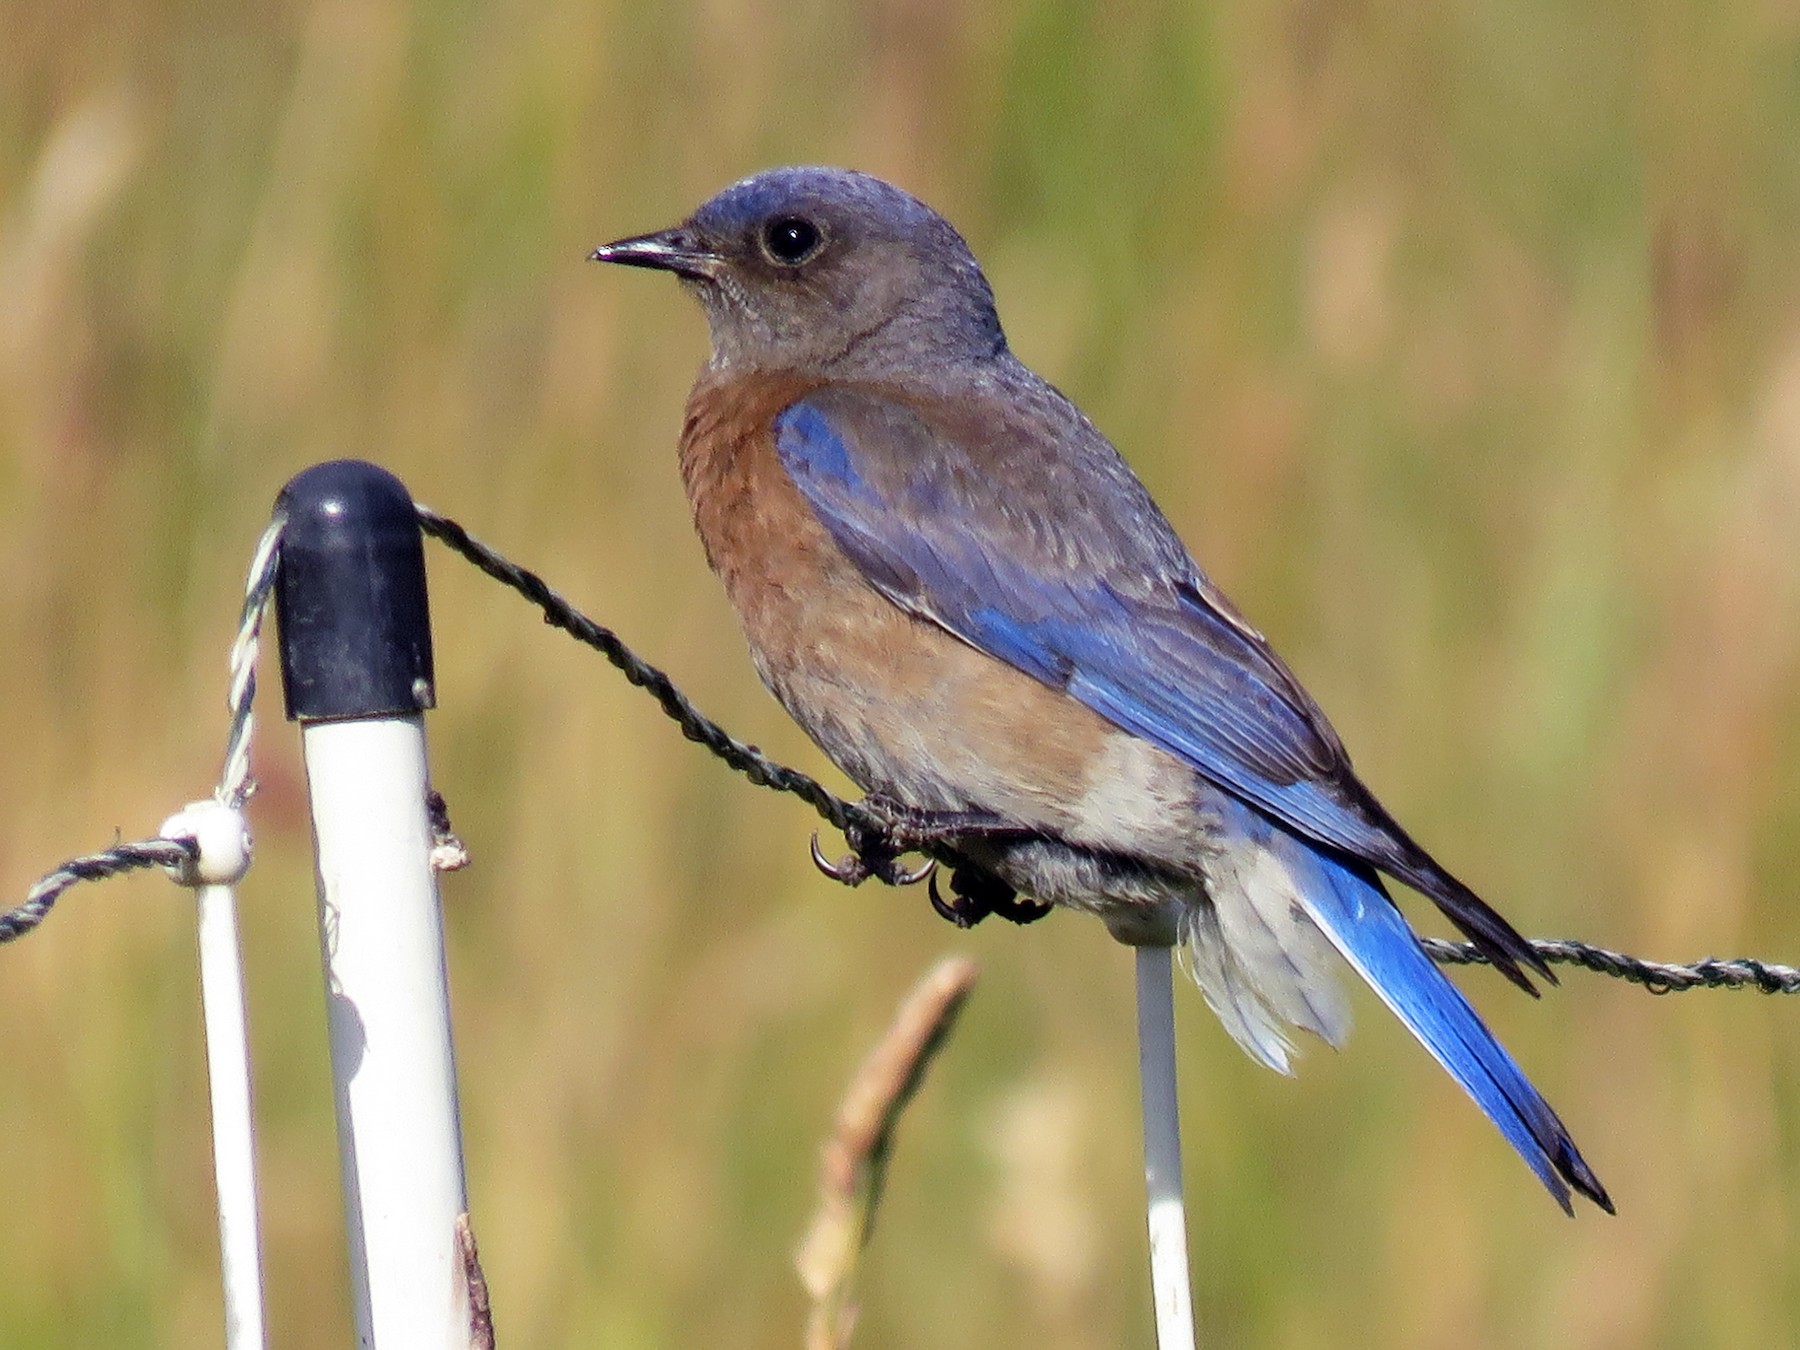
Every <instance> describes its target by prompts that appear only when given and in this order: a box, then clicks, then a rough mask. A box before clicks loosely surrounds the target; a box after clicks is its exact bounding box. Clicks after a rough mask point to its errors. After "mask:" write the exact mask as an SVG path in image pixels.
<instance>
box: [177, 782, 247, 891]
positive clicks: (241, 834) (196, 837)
mask: <svg viewBox="0 0 1800 1350" xmlns="http://www.w3.org/2000/svg"><path fill="white" fill-rule="evenodd" d="M158 833H159V834H160V835H162V837H163V838H164V839H192V840H193V841H194V843H195V845H196V846H197V847H198V848H199V850H200V855H199V857H197V858H194V859H193V860H192V861H190V862H186V863H183V864H182V865H181V866H179V867H170V868H167V869H165V870H166V871H167V872H168V874H169V876H170V877H171V878H173V879H174V880H175V881H177V882H179V883H180V884H181V885H183V886H235V885H236V884H237V883H238V882H240V881H242V880H243V879H244V873H246V872H248V871H249V870H250V852H251V841H250V822H249V821H247V820H245V819H244V813H243V812H242V811H239V810H237V809H236V808H235V807H230V806H226V805H225V804H224V803H223V802H218V801H214V800H212V799H211V798H208V799H207V800H205V801H200V802H189V803H188V804H187V805H186V806H184V807H182V808H181V810H179V811H177V812H176V813H175V814H174V815H172V816H170V817H169V818H168V819H167V820H165V821H164V822H163V823H162V829H161V830H159V831H158Z"/></svg>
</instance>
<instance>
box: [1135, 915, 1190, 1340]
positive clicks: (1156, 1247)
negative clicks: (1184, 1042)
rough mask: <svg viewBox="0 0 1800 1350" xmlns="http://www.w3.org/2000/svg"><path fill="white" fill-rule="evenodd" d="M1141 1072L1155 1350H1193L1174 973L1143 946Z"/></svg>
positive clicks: (1162, 955) (1165, 952)
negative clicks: (1177, 1080)
mask: <svg viewBox="0 0 1800 1350" xmlns="http://www.w3.org/2000/svg"><path fill="white" fill-rule="evenodd" d="M1136 952H1137V1008H1138V1072H1139V1076H1140V1077H1141V1078H1142V1079H1143V1084H1144V1185H1145V1190H1146V1193H1147V1194H1146V1198H1147V1200H1148V1202H1149V1204H1148V1214H1149V1222H1150V1290H1151V1294H1152V1295H1153V1297H1154V1299H1155V1302H1156V1344H1157V1350H1193V1346H1194V1307H1193V1295H1192V1293H1191V1292H1190V1290H1189V1278H1188V1249H1187V1206H1186V1205H1185V1204H1184V1203H1183V1201H1182V1198H1181V1113H1180V1109H1179V1107H1178V1106H1177V1104H1176V1100H1175V1002H1174V992H1173V989H1172V988H1171V985H1172V982H1173V979H1174V973H1173V969H1172V965H1171V962H1170V960H1169V948H1167V947H1138V948H1136Z"/></svg>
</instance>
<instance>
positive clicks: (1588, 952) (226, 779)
mask: <svg viewBox="0 0 1800 1350" xmlns="http://www.w3.org/2000/svg"><path fill="white" fill-rule="evenodd" d="M414 509H415V511H416V512H417V513H418V518H419V526H420V528H421V529H422V530H423V531H424V532H425V533H426V534H428V535H430V536H431V537H432V538H434V539H436V540H438V541H439V542H440V543H442V544H444V545H445V546H446V547H447V548H449V549H450V550H451V551H452V552H453V553H456V554H457V555H458V556H460V557H462V558H463V559H464V560H466V561H467V562H469V563H471V564H472V565H473V566H474V567H475V568H476V569H477V570H479V571H481V572H483V573H485V574H486V575H488V576H490V577H492V578H493V579H494V580H495V581H498V582H499V583H500V584H501V585H503V586H505V587H507V588H508V589H509V590H513V591H516V592H517V593H518V594H519V595H522V596H524V597H525V599H527V600H529V601H530V602H531V603H532V604H534V605H536V606H537V607H538V609H539V611H540V612H541V613H542V615H543V619H544V622H545V623H546V624H548V625H550V626H551V627H552V628H559V629H561V630H562V631H563V632H565V633H567V634H569V636H571V637H573V638H574V639H575V640H576V641H578V642H580V643H582V644H583V645H585V646H588V647H591V648H593V649H594V650H595V651H597V652H599V653H600V654H601V655H602V656H604V657H605V658H606V659H607V660H608V661H609V662H611V663H612V665H613V666H614V667H615V668H616V669H617V670H618V671H619V673H620V674H622V675H623V676H624V677H625V679H626V680H627V681H628V682H630V683H631V684H633V685H635V686H637V687H638V688H640V689H643V690H644V691H645V692H647V693H648V694H650V696H651V697H652V698H654V699H655V700H656V702H657V705H658V706H659V707H660V708H661V709H662V710H663V712H664V714H666V715H667V716H668V717H669V718H670V719H671V720H672V721H674V723H675V724H676V725H677V726H678V727H680V729H681V732H682V734H683V735H684V736H686V737H687V738H688V739H689V740H691V741H694V742H696V743H698V744H700V745H703V746H705V747H706V748H707V749H708V750H709V751H711V752H712V753H713V754H714V755H715V756H716V757H718V758H719V759H720V760H722V761H723V762H724V763H725V764H726V765H727V766H729V767H730V768H731V769H733V770H735V771H736V772H738V773H740V774H742V775H743V776H744V777H745V778H747V779H749V780H750V781H751V782H752V783H755V784H756V785H757V786H759V787H766V788H770V789H773V790H774V791H776V792H785V793H789V794H791V795H793V796H796V797H798V798H800V799H801V800H802V801H804V802H805V803H806V804H807V805H808V806H810V807H812V808H813V810H814V811H816V812H817V813H818V814H819V816H820V817H821V818H822V819H823V820H824V821H825V822H826V823H827V824H829V825H831V826H832V827H833V828H835V829H838V830H842V831H845V832H846V833H860V834H861V835H863V836H865V837H868V838H874V839H882V838H886V839H889V840H890V841H896V842H897V843H898V844H900V845H904V844H905V843H906V842H908V841H907V840H906V838H905V833H904V830H900V831H896V828H895V823H894V822H893V821H892V820H890V819H889V818H888V817H887V816H885V815H883V814H882V813H880V812H878V811H874V810H871V809H870V808H869V807H867V806H864V805H862V804H860V803H857V802H851V801H846V800H845V799H844V798H842V797H839V796H838V795H837V794H836V793H834V792H832V791H831V790H830V789H829V788H827V787H826V786H825V785H824V784H822V783H820V782H819V781H818V780H817V779H815V778H812V777H811V776H809V775H807V774H805V773H802V772H801V771H800V770H798V769H793V768H789V767H788V766H787V765H785V764H782V763H780V762H778V761H776V760H773V759H771V758H769V756H767V755H765V754H764V753H763V752H762V751H761V750H759V749H757V748H756V747H755V746H754V745H750V744H748V743H747V742H744V741H740V740H738V739H737V737H735V736H733V735H731V734H730V733H729V732H728V731H726V730H725V729H724V728H723V727H722V726H720V725H719V724H718V723H717V722H715V721H713V720H712V719H711V718H709V717H707V716H706V715H705V714H704V713H702V712H701V711H700V710H699V709H698V708H696V707H695V706H694V704H693V702H692V701H691V700H690V699H689V698H688V697H687V695H686V694H684V693H682V692H681V690H680V689H679V688H678V687H677V686H676V684H675V682H674V681H673V680H671V679H670V678H669V677H668V675H666V674H664V673H663V672H662V671H661V670H659V669H657V668H656V667H655V666H653V665H651V664H650V663H649V662H647V661H645V660H644V659H643V658H642V657H640V656H638V655H637V653H635V652H634V651H632V650H631V648H630V647H628V646H626V645H625V643H624V641H623V640H621V639H620V637H619V635H618V634H617V633H615V632H613V631H612V630H611V629H610V628H607V627H606V626H605V625H604V624H601V623H597V622H595V621H594V620H593V619H590V618H589V617H588V616H587V615H585V614H583V613H582V612H581V611H580V610H578V609H576V608H575V606H574V605H572V604H570V603H569V602H568V601H567V600H565V599H564V598H563V597H562V596H561V595H559V594H558V593H557V592H556V590H555V589H554V588H552V587H551V586H550V584H549V583H548V582H546V581H545V580H544V579H543V578H542V577H540V576H539V575H538V574H537V573H535V572H533V571H531V570H530V569H529V568H526V567H522V566H520V565H519V564H518V563H515V562H513V561H512V560H511V559H509V558H507V557H505V556H504V555H503V554H500V553H498V552H496V551H495V550H494V549H492V548H489V547H488V546H487V545H486V544H483V543H481V542H480V541H479V540H477V539H476V538H475V537H474V536H473V535H471V534H470V533H469V532H468V531H467V530H466V529H464V528H463V527H462V526H461V525H459V524H458V523H457V522H456V521H454V520H451V519H450V518H449V517H448V516H442V515H439V514H438V513H437V512H436V511H433V510H432V509H431V508H430V507H427V506H424V505H421V504H418V503H415V504H414ZM284 524H285V521H284V519H283V518H282V517H281V516H280V515H277V516H276V517H275V519H273V520H272V521H270V522H269V527H268V528H267V529H266V530H264V531H263V534H262V538H261V539H260V540H258V542H257V546H256V552H255V555H254V557H253V558H252V561H251V564H250V574H249V579H248V581H247V582H246V583H245V587H244V605H243V609H242V611H241V612H240V615H239V622H238V631H237V636H236V638H235V640H234V641H233V642H232V646H231V658H230V667H231V683H230V688H229V692H228V694H227V699H226V703H227V708H228V710H229V712H230V715H231V719H230V727H229V730H228V733H227V736H226V748H225V761H224V766H223V768H222V769H221V771H220V775H219V783H218V786H217V787H216V788H215V789H214V791H213V799H214V800H215V801H217V802H219V803H220V804H222V805H224V806H227V807H230V808H232V809H234V810H235V809H238V808H241V807H242V806H243V805H244V804H245V803H246V802H247V801H248V800H249V799H250V797H251V795H252V794H253V793H254V792H255V790H256V784H255V780H254V779H253V778H252V777H251V775H250V742H251V737H252V733H253V731H254V728H255V717H254V704H255V700H256V668H257V655H258V651H259V648H260V638H261V633H262V626H263V621H264V619H265V618H266V616H267V614H268V609H269V604H270V601H271V598H272V596H273V594H274V589H275V579H276V575H277V571H278V569H279V566H280V559H281V532H282V527H283V525H284ZM439 809H440V811H441V799H440V806H439ZM443 834H444V835H445V837H447V838H453V836H450V835H449V831H448V821H447V820H445V821H444V822H443ZM897 836H898V837H897ZM896 837H897V838H896ZM198 853H199V848H198V845H197V844H196V842H195V841H194V840H193V839H191V838H165V837H161V836H158V837H156V838H152V839H144V840H139V841H137V842H135V843H122V844H115V845H114V846H113V847H112V848H109V849H104V850H102V851H100V852H98V853H89V854H84V855H83V856H81V857H79V858H71V859H69V860H68V861H67V862H64V863H62V864H61V865H60V866H58V867H57V868H55V869H54V870H53V871H51V872H49V873H47V874H46V875H45V876H43V877H42V878H41V879H40V880H39V881H38V882H37V884H36V885H34V886H33V887H32V888H31V890H30V891H29V892H27V894H26V897H25V902H24V903H23V904H21V905H19V906H18V907H17V908H16V909H13V910H10V911H7V912H5V913H0V944H5V943H8V942H11V941H13V940H15V939H17V938H19V937H23V936H24V935H25V934H27V933H29V932H31V931H33V930H34V929H35V928H37V927H38V925H39V924H41V923H42V922H43V921H44V919H45V918H46V917H47V916H48V915H49V913H50V910H51V909H52V907H53V906H54V905H55V904H56V902H57V900H58V899H59V898H60V897H61V896H62V894H63V892H64V891H66V890H68V888H69V887H71V886H73V885H74V884H75V883H76V882H78V881H99V880H102V879H104V878H106V877H111V876H117V875H119V874H120V873H122V872H129V871H135V870H138V869H140V868H146V867H166V868H178V867H181V866H183V865H187V864H192V863H193V862H194V860H195V859H196V858H197V856H198ZM946 860H947V861H948V860H949V859H946ZM1420 941H1421V942H1422V943H1423V945H1424V947H1425V951H1426V953H1427V954H1428V955H1429V956H1430V957H1431V958H1432V959H1433V960H1434V961H1437V962H1439V963H1440V964H1443V965H1485V964H1488V959H1487V957H1485V956H1484V955H1483V954H1482V953H1481V952H1480V951H1479V950H1477V949H1476V947H1475V945H1474V944H1473V943H1470V942H1455V941H1450V940H1447V939H1444V938H1434V937H1428V938H1421V939H1420ZM1531 946H1532V949H1533V950H1534V951H1536V952H1537V954H1538V955H1539V956H1541V957H1542V958H1543V959H1544V960H1545V961H1547V962H1549V963H1551V964H1552V965H1572V966H1579V967H1580V968H1581V969H1583V970H1590V971H1593V972H1595V973H1597V974H1601V975H1608V976H1611V977H1613V978H1614V979H1619V980H1625V981H1628V982H1630V983H1633V984H1638V985H1641V986H1643V987H1644V988H1645V989H1648V990H1649V991H1650V992H1651V993H1655V994H1671V993H1680V992H1683V991H1685V990H1689V989H1756V990H1759V991H1760V992H1762V993H1765V994H1792V993H1800V969H1796V968H1795V967H1793V966H1786V965H1778V964H1775V963H1773V962H1767V961H1759V960H1756V959H1755V958H1752V957H1740V958H1736V959H1731V960H1723V959H1720V958H1717V957H1706V958H1703V959H1702V960H1699V961H1694V962H1690V963H1686V964H1677V963H1671V962H1662V961H1648V960H1645V959H1644V958H1642V957H1637V956H1632V955H1630V954H1628V953H1625V952H1618V951H1613V950H1611V949H1610V948H1606V947H1599V946H1595V945H1594V944H1592V943H1587V942H1578V941H1575V940H1573V939H1569V938H1537V939H1533V940H1531Z"/></svg>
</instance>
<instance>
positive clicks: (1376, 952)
mask: <svg viewBox="0 0 1800 1350" xmlns="http://www.w3.org/2000/svg"><path fill="white" fill-rule="evenodd" d="M1273 833H1274V837H1273V838H1272V839H1271V840H1270V841H1269V843H1270V846H1271V847H1272V848H1274V849H1275V850H1277V851H1278V852H1279V853H1280V855H1281V860H1282V862H1283V863H1284V864H1285V866H1286V868H1287V870H1288V873H1289V875H1290V877H1291V878H1292V880H1293V883H1294V890H1295V893H1296V894H1297V895H1298V897H1299V899H1300V902H1301V904H1302V905H1303V906H1304V907H1305V909H1306V912H1307V914H1308V915H1310V916H1311V918H1312V920H1313V922H1314V923H1316V924H1317V925H1318V926H1319V928H1320V929H1321V930H1322V931H1323V932H1324V934H1325V936H1326V937H1327V938H1328V939H1330V941H1331V944H1332V945H1333V946H1334V947H1336V948H1337V949H1338V951H1339V952H1340V953H1342V954H1343V957H1344V959H1345V960H1346V961H1348V962H1349V963H1350V964H1351V965H1352V966H1353V967H1355V969H1356V973H1357V974H1359V975H1361V976H1362V977H1363V979H1365V980H1367V981H1368V983H1369V986H1370V988H1372V989H1374V991H1375V992H1376V993H1377V994H1379V995H1380V996H1381V1000H1382V1002H1384V1003H1386V1004H1387V1005H1388V1007H1389V1008H1391V1009H1393V1011H1394V1013H1395V1015H1396V1016H1398V1017H1399V1018H1400V1020H1401V1021H1402V1022H1404V1023H1406V1026H1407V1029H1408V1030H1409V1031H1411V1032H1412V1034H1413V1035H1415V1036H1417V1037H1418V1038H1419V1040H1420V1041H1422V1042H1423V1043H1424V1045H1425V1048H1426V1049H1427V1050H1429V1051H1431V1053H1432V1056H1433V1057H1434V1058H1435V1059H1436V1060H1437V1062H1438V1063H1439V1064H1442V1065H1443V1066H1444V1067H1445V1068H1446V1069H1448V1070H1449V1071H1450V1075H1451V1077H1453V1078H1455V1079H1456V1081H1457V1082H1459V1083H1461V1084H1462V1086H1463V1090H1464V1091H1466V1092H1467V1093H1468V1094H1469V1095H1470V1096H1471V1097H1473V1098H1474V1099H1475V1104H1476V1105H1477V1106H1479V1107H1480V1108H1481V1109H1482V1110H1483V1111H1485V1112H1486V1113H1487V1115H1488V1118H1489V1119H1490V1120H1492V1121H1493V1122H1494V1124H1495V1125H1497V1126H1499V1128H1500V1133H1501V1134H1503V1135H1505V1136H1506V1138H1507V1141H1508V1142H1509V1143H1511V1144H1512V1146H1513V1147H1514V1148H1516V1149H1517V1150H1518V1151H1519V1154H1520V1156H1521V1157H1523V1158H1524V1159H1525V1161H1526V1162H1527V1163H1528V1164H1529V1165H1530V1167H1531V1170H1532V1171H1534V1172H1536V1173H1537V1175H1538V1179H1539V1180H1541V1181H1542V1182H1543V1183H1544V1185H1545V1187H1546V1188H1547V1189H1548V1190H1549V1192H1550V1194H1551V1195H1552V1196H1554V1197H1555V1198H1556V1201H1557V1203H1558V1204H1560V1205H1561V1206H1562V1207H1563V1209H1564V1210H1565V1211H1567V1212H1569V1213H1573V1212H1574V1211H1573V1208H1572V1206H1571V1205H1570V1203H1569V1188H1570V1187H1571V1186H1572V1187H1574V1188H1575V1189H1576V1190H1578V1191H1580V1192H1581V1193H1582V1194H1583V1195H1585V1196H1587V1197H1588V1198H1589V1199H1590V1200H1592V1201H1593V1202H1594V1203H1595V1204H1597V1205H1599V1206H1600V1208H1602V1209H1604V1210H1605V1211H1606V1212H1607V1213H1609V1214H1610V1213H1612V1212H1613V1205H1612V1201H1611V1200H1610V1199H1609V1198H1608V1197H1607V1194H1606V1188H1605V1187H1603V1186H1602V1185H1601V1184H1600V1179H1599V1178H1598V1177H1596V1176H1595V1175H1594V1173H1593V1170H1592V1169H1591V1168H1590V1167H1589V1166H1588V1165H1587V1162H1586V1160H1585V1159H1583V1158H1582V1156H1581V1152H1580V1150H1578V1149H1577V1148H1576V1147H1575V1141H1574V1140H1573V1139H1571V1138H1570V1137H1569V1131H1568V1130H1567V1128H1566V1127H1565V1126H1564V1125H1563V1123H1562V1121H1560V1120H1558V1119H1557V1118H1556V1112H1554V1111H1552V1110H1551V1109H1550V1104H1549V1103H1548V1102H1546V1101H1545V1100H1544V1099H1543V1097H1542V1096H1541V1095H1539V1093H1538V1090H1537V1089H1536V1088H1534V1087H1533V1086H1532V1085H1531V1083H1530V1081H1529V1080H1528V1079H1527V1078H1526V1077H1525V1074H1524V1072H1523V1071H1522V1070H1521V1069H1520V1068H1519V1066H1518V1065H1517V1064H1515V1063H1514V1062H1513V1059H1512V1056H1511V1055H1509V1054H1507V1053H1506V1050H1505V1049H1504V1048H1503V1047H1502V1046H1501V1044H1500V1042H1499V1041H1497V1040H1495V1039H1494V1035H1493V1033H1492V1032H1490V1031H1489V1030H1488V1029H1487V1027H1486V1025H1484V1024H1483V1022H1482V1020H1481V1018H1480V1017H1479V1016H1478V1015H1477V1014H1476V1012H1475V1009H1474V1008H1472V1007H1471V1006H1470V1005H1469V1001H1468V1000H1467V999H1465V998H1464V997H1463V995H1462V991H1461V990H1459V989H1458V988H1457V987H1456V986H1455V985H1454V984H1452V983H1451V982H1450V980H1449V978H1448V977H1447V976H1446V975H1445V974H1444V973H1443V972H1442V971H1441V970H1439V969H1438V967H1437V966H1436V964H1435V963H1434V962H1433V961H1432V959H1431V958H1430V957H1429V956H1427V955H1426V954H1425V949H1424V948H1423V947H1421V946H1420V945H1419V940H1418V938H1417V937H1416V936H1415V935H1414V934H1413V931H1412V929H1411V928H1410V927H1408V926H1407V922H1406V920H1405V918H1404V917H1403V916H1402V915H1401V913H1400V911H1399V910H1398V909H1396V908H1395V907H1394V903H1393V901H1392V900H1390V899H1389V898H1388V895H1387V892H1386V891H1385V890H1384V889H1383V888H1382V885H1381V882H1380V880H1379V878H1377V877H1376V875H1375V874H1374V873H1373V872H1372V871H1370V870H1369V869H1368V868H1366V867H1364V866H1362V865H1360V864H1356V863H1351V862H1347V861H1344V860H1341V859H1338V858H1335V857H1331V856H1328V855H1326V854H1322V853H1319V852H1317V851H1315V850H1314V849H1312V848H1310V847H1308V846H1307V845H1306V844H1305V843H1303V842H1302V841H1300V840H1299V839H1296V838H1294V837H1293V836H1291V835H1288V834H1286V833H1285V832H1282V831H1280V830H1277V831H1274V832H1273Z"/></svg>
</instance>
